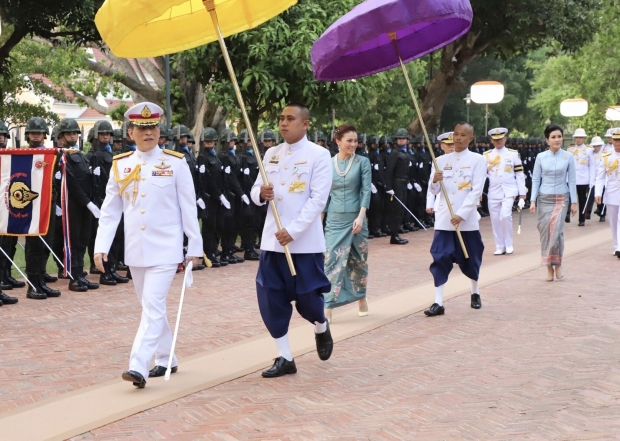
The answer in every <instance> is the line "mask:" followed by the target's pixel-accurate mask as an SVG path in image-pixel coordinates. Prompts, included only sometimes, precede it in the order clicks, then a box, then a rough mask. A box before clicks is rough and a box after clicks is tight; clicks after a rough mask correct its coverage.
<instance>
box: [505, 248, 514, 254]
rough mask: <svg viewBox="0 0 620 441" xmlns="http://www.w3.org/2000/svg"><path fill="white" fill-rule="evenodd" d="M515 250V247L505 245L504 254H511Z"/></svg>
mask: <svg viewBox="0 0 620 441" xmlns="http://www.w3.org/2000/svg"><path fill="white" fill-rule="evenodd" d="M514 252H515V249H514V248H513V247H506V254H512V253H514Z"/></svg>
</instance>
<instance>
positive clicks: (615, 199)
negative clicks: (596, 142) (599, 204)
mask: <svg viewBox="0 0 620 441" xmlns="http://www.w3.org/2000/svg"><path fill="white" fill-rule="evenodd" d="M618 164H620V153H616V152H615V150H614V151H606V152H604V153H603V155H602V156H601V159H600V161H599V162H598V168H597V173H596V193H595V196H596V197H601V196H602V195H603V188H604V189H605V196H603V203H604V204H607V205H620V173H619V171H618V167H619V165H618Z"/></svg>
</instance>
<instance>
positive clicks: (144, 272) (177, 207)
mask: <svg viewBox="0 0 620 441" xmlns="http://www.w3.org/2000/svg"><path fill="white" fill-rule="evenodd" d="M162 114H163V110H162V108H161V107H159V106H158V105H157V104H153V103H140V104H136V105H135V106H133V107H132V108H130V109H129V110H128V111H127V112H126V113H125V118H128V119H129V122H130V126H129V135H130V136H131V138H132V139H134V140H135V141H136V146H137V149H136V151H131V152H127V153H123V154H121V155H117V156H116V157H114V161H113V163H112V171H113V172H112V173H110V179H109V180H108V185H107V186H106V197H105V200H104V202H103V205H102V207H101V218H100V219H99V229H98V230H97V239H96V240H95V255H94V258H95V264H96V266H97V268H98V269H99V270H100V271H102V272H103V271H104V268H103V262H104V261H107V255H108V254H107V253H108V252H109V250H110V246H111V245H112V241H113V240H114V236H115V234H116V228H117V227H118V223H119V221H120V219H121V216H122V215H123V214H124V215H125V263H127V265H129V268H130V269H131V274H132V276H133V283H134V286H135V289H136V294H137V295H138V301H139V302H140V303H141V305H142V318H141V321H140V327H139V328H138V332H137V334H136V337H135V339H134V342H133V347H132V348H131V356H130V358H129V370H128V371H126V372H124V373H123V375H122V378H123V380H125V381H130V382H132V383H133V385H134V386H137V387H138V388H144V386H145V385H146V380H147V378H148V377H161V376H163V375H164V374H165V372H166V367H167V366H168V359H169V357H170V351H171V350H172V332H171V331H170V326H169V324H168V317H167V316H166V297H167V295H168V290H169V289H170V285H171V283H172V279H173V278H174V275H175V273H176V270H177V267H178V265H179V263H181V262H182V261H183V233H185V235H186V236H187V238H188V249H187V256H188V257H187V259H188V261H189V260H192V262H193V263H194V265H196V264H198V263H199V262H200V256H202V237H201V235H200V229H199V226H198V215H197V209H196V192H195V191H194V183H193V180H192V175H191V172H190V170H189V166H188V165H187V162H186V161H185V158H184V156H183V154H182V153H177V152H175V151H172V150H162V149H160V148H159V147H158V145H157V141H158V140H159V135H160V133H159V125H158V123H159V118H160V116H161V115H162ZM186 263H188V262H186ZM153 355H155V365H156V366H155V367H154V368H153V369H151V370H150V371H149V367H150V365H151V358H152V357H153ZM171 368H172V373H175V372H176V371H177V360H176V357H174V358H173V360H172V366H171Z"/></svg>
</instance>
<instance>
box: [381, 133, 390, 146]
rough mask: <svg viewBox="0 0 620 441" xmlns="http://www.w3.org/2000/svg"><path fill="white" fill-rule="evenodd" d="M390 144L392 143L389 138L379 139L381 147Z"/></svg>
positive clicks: (382, 137)
mask: <svg viewBox="0 0 620 441" xmlns="http://www.w3.org/2000/svg"><path fill="white" fill-rule="evenodd" d="M388 142H390V141H389V140H388V137H387V136H385V135H382V136H381V137H380V138H379V144H381V145H385V144H387V143H388Z"/></svg>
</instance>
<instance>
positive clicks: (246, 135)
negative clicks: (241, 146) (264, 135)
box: [238, 129, 250, 144]
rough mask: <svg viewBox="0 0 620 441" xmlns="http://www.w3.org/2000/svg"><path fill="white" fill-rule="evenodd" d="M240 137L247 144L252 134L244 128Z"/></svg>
mask: <svg viewBox="0 0 620 441" xmlns="http://www.w3.org/2000/svg"><path fill="white" fill-rule="evenodd" d="M238 138H239V141H242V142H245V143H246V144H247V143H248V142H250V134H249V133H248V130H247V129H243V130H242V131H240V132H239V135H238Z"/></svg>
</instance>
